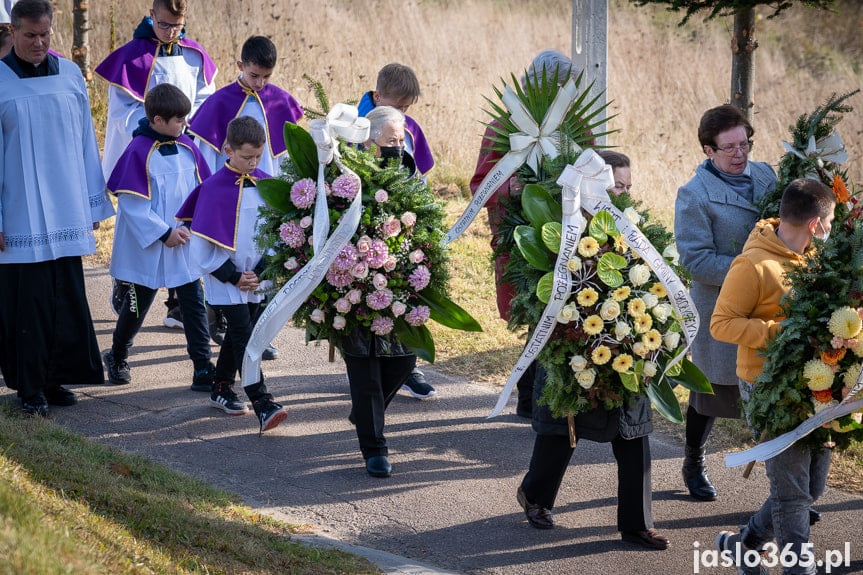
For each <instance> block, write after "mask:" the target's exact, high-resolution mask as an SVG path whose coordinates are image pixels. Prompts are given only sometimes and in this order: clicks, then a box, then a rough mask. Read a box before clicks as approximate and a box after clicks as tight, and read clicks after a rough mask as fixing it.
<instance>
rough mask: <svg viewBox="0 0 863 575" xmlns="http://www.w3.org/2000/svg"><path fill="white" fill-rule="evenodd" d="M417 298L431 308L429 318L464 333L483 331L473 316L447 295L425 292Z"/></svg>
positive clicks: (420, 293) (418, 294)
mask: <svg viewBox="0 0 863 575" xmlns="http://www.w3.org/2000/svg"><path fill="white" fill-rule="evenodd" d="M417 297H418V298H419V300H420V301H421V302H422V303H423V304H425V305H427V306H428V307H429V310H430V312H431V313H430V314H429V317H430V318H431V319H433V320H434V321H436V322H438V323H439V324H441V325H445V326H447V327H449V328H452V329H460V330H462V331H482V326H480V325H479V322H478V321H476V320H475V319H474V318H473V316H471V315H470V314H469V313H467V312H466V311H465V310H464V309H462V308H461V307H459V305H458V304H456V303H455V302H454V301H452V300H451V299H449V298H448V297H446V296H445V295H442V294H439V293H436V292H432V291H431V290H423V291H422V292H419V293H417Z"/></svg>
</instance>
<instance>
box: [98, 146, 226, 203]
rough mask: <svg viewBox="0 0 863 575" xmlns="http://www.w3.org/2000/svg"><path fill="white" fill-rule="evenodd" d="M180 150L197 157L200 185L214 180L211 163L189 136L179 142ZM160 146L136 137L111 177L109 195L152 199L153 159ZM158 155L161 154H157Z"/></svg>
mask: <svg viewBox="0 0 863 575" xmlns="http://www.w3.org/2000/svg"><path fill="white" fill-rule="evenodd" d="M176 142H177V145H178V146H183V147H184V148H188V149H189V151H191V152H192V155H193V156H194V157H195V171H196V176H197V179H198V183H199V184H200V183H201V182H202V181H204V180H206V179H207V178H209V177H210V168H209V167H208V166H207V161H206V160H204V156H202V155H201V152H200V151H199V150H198V146H196V145H195V143H194V142H192V139H191V138H189V136H187V135H185V134H183V135H182V136H180V137H179V138H177V140H176ZM158 144H159V142H157V141H156V140H154V139H153V138H150V137H149V136H143V135H139V136H135V137H134V138H132V143H131V144H129V145H128V146H127V147H126V149H125V150H124V151H123V155H122V156H120V159H119V160H117V165H116V166H114V171H113V172H111V177H110V178H108V191H109V192H110V193H112V194H114V195H115V196H116V195H118V194H135V195H137V196H141V197H142V198H146V199H148V200H149V199H151V198H152V190H151V189H150V169H149V162H150V155H151V154H152V153H154V152H156V150H157V148H158ZM156 153H158V152H156Z"/></svg>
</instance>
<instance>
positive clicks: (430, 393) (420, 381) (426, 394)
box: [402, 369, 437, 399]
mask: <svg viewBox="0 0 863 575" xmlns="http://www.w3.org/2000/svg"><path fill="white" fill-rule="evenodd" d="M402 391H407V392H409V393H410V394H411V395H412V396H414V397H415V398H417V399H431V398H432V397H434V396H435V394H437V392H436V391H435V389H434V388H433V387H432V386H430V385H429V384H428V383H426V376H425V374H424V373H423V372H421V371H420V370H418V369H414V370H413V371H412V372H411V375H410V377H408V380H407V381H406V382H405V383H404V385H402Z"/></svg>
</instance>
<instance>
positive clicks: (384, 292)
mask: <svg viewBox="0 0 863 575" xmlns="http://www.w3.org/2000/svg"><path fill="white" fill-rule="evenodd" d="M391 303H393V292H392V291H390V290H389V289H387V288H384V289H378V290H375V291H373V292H371V293H370V294H368V295H367V296H366V305H367V306H369V307H370V308H371V309H374V310H379V309H384V308H386V307H389V305H390V304H391Z"/></svg>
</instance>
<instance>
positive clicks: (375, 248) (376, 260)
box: [366, 239, 390, 269]
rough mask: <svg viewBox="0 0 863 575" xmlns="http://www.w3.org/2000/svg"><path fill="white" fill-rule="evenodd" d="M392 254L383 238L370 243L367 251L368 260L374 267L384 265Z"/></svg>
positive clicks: (371, 266)
mask: <svg viewBox="0 0 863 575" xmlns="http://www.w3.org/2000/svg"><path fill="white" fill-rule="evenodd" d="M389 255H390V249H389V248H388V247H387V244H386V243H384V241H383V240H378V239H374V240H372V241H371V244H370V245H369V251H368V252H366V262H367V263H368V264H369V267H370V268H372V269H377V268H379V267H382V266H383V265H384V264H385V263H386V261H387V258H388V257H389Z"/></svg>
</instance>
